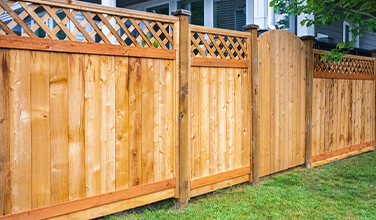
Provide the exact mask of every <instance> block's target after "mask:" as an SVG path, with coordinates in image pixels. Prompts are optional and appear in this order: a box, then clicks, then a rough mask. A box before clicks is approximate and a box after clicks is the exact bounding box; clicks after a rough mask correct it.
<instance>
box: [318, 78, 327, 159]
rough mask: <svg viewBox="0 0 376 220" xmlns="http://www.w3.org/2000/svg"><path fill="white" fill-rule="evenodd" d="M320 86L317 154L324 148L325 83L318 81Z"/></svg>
mask: <svg viewBox="0 0 376 220" xmlns="http://www.w3.org/2000/svg"><path fill="white" fill-rule="evenodd" d="M320 84H321V98H320V99H321V100H320V145H319V150H318V153H320V152H324V146H325V115H326V114H325V108H324V107H323V106H325V101H326V100H325V97H326V96H325V91H326V89H325V81H324V80H322V79H321V80H320Z"/></svg>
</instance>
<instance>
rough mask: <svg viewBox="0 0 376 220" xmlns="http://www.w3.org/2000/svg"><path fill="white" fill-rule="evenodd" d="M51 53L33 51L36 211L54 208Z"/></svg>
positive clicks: (33, 186) (32, 120) (32, 155)
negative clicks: (52, 186)
mask: <svg viewBox="0 0 376 220" xmlns="http://www.w3.org/2000/svg"><path fill="white" fill-rule="evenodd" d="M49 61H50V58H49V53H46V52H34V51H33V52H31V57H30V69H31V73H30V74H31V77H30V83H31V94H30V96H31V134H32V138H31V161H32V164H31V166H32V167H31V170H32V176H31V187H32V194H31V196H32V208H39V207H43V206H47V205H50V196H51V191H50V190H51V189H50V187H51V173H50V164H51V157H50V155H51V153H50V152H51V151H50V150H51V148H50V122H49V121H50V102H49V98H50V97H49V93H50V92H49V91H50V88H49V71H50V65H49Z"/></svg>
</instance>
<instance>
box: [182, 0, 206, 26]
mask: <svg viewBox="0 0 376 220" xmlns="http://www.w3.org/2000/svg"><path fill="white" fill-rule="evenodd" d="M177 6H178V7H177V8H181V9H186V10H189V11H191V13H192V16H190V17H189V22H190V23H191V24H195V25H201V26H204V0H181V1H179V2H178V4H177Z"/></svg>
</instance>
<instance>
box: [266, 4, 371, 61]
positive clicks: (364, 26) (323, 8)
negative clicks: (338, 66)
mask: <svg viewBox="0 0 376 220" xmlns="http://www.w3.org/2000/svg"><path fill="white" fill-rule="evenodd" d="M270 6H271V7H274V11H275V12H277V11H278V10H280V9H283V10H284V11H285V13H287V14H289V15H294V16H297V15H300V14H311V15H314V19H311V18H309V17H307V16H306V17H305V18H304V19H303V20H302V21H301V25H303V26H304V25H306V26H307V27H309V26H312V25H315V26H321V25H325V24H326V25H329V26H330V25H331V24H333V22H335V21H347V22H348V23H349V24H353V25H352V29H351V30H350V32H351V33H352V39H351V40H350V41H349V42H343V43H339V44H337V46H336V48H335V49H333V50H332V51H331V53H330V54H329V53H328V54H326V55H325V56H323V59H327V60H328V61H335V62H337V61H339V60H342V58H343V56H344V55H345V54H346V53H348V52H349V51H350V50H351V49H353V46H354V43H355V42H356V38H357V37H358V36H359V37H361V36H362V32H363V31H364V30H368V31H370V32H376V0H293V1H290V0H272V1H271V3H270ZM354 24H358V25H354Z"/></svg>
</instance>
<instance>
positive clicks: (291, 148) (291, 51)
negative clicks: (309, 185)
mask: <svg viewBox="0 0 376 220" xmlns="http://www.w3.org/2000/svg"><path fill="white" fill-rule="evenodd" d="M287 41H288V48H289V53H288V63H287V68H288V72H286V75H288V84H286V85H287V86H288V87H287V88H288V126H287V127H285V128H288V148H287V149H288V152H287V155H286V156H287V158H288V163H287V165H288V167H293V166H294V159H295V157H294V155H295V154H297V153H298V152H297V151H295V152H294V150H295V149H294V146H293V136H294V134H293V132H294V126H293V120H292V111H293V109H294V105H296V103H294V101H295V100H293V90H294V87H293V74H294V66H293V65H294V64H293V59H294V58H293V55H294V48H293V36H291V35H289V36H288V37H287Z"/></svg>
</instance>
